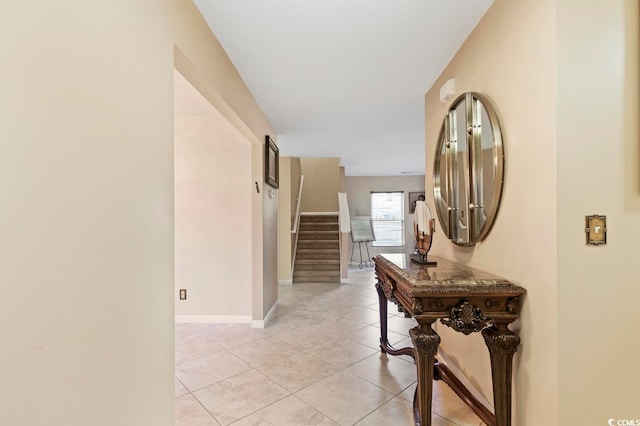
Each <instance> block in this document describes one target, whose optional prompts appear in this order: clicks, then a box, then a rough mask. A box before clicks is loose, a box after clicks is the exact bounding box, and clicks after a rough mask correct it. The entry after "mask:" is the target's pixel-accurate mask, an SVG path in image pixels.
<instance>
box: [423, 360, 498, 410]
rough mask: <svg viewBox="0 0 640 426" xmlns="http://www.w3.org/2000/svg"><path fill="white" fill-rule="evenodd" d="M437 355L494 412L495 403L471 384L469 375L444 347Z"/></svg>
mask: <svg viewBox="0 0 640 426" xmlns="http://www.w3.org/2000/svg"><path fill="white" fill-rule="evenodd" d="M436 357H437V358H438V361H439V362H440V363H441V364H444V365H446V366H447V367H448V368H449V370H451V372H452V373H453V374H454V376H456V377H457V378H458V380H460V381H461V382H462V384H463V385H464V387H466V388H467V389H469V392H471V393H472V394H473V396H475V397H476V399H477V400H478V401H479V402H480V403H481V404H482V405H484V406H485V407H487V408H488V409H489V410H490V411H492V412H493V404H491V403H490V402H489V401H487V399H486V398H485V397H484V396H482V393H480V391H479V390H478V388H476V387H475V386H474V385H473V384H471V382H470V381H469V380H468V379H467V376H465V375H464V373H463V372H462V370H460V369H459V368H458V366H457V365H456V364H455V363H454V362H453V361H452V360H451V358H449V357H448V356H447V354H446V353H445V352H444V351H443V350H442V348H438V355H436Z"/></svg>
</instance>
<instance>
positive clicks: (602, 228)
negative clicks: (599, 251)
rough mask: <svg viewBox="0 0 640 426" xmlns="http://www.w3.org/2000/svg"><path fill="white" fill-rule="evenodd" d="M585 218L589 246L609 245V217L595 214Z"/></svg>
mask: <svg viewBox="0 0 640 426" xmlns="http://www.w3.org/2000/svg"><path fill="white" fill-rule="evenodd" d="M584 218H585V228H584V232H585V233H586V234H587V244H588V245H593V246H599V245H604V244H607V217H606V216H600V215H597V214H594V215H591V216H585V217H584Z"/></svg>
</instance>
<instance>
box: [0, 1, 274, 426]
mask: <svg viewBox="0 0 640 426" xmlns="http://www.w3.org/2000/svg"><path fill="white" fill-rule="evenodd" d="M0 36H2V39H3V40H5V41H7V42H6V43H3V44H2V45H0V56H1V57H2V58H3V66H2V67H0V92H1V93H2V96H0V123H1V125H0V128H2V135H3V136H2V138H0V149H1V151H2V155H0V212H1V213H0V216H1V220H0V235H2V238H0V259H2V267H0V287H1V288H2V291H3V294H5V295H6V294H10V295H11V298H10V299H9V298H7V297H5V298H3V302H2V307H1V309H0V353H1V354H2V355H1V356H0V357H1V358H2V361H1V362H0V376H1V377H2V380H3V387H2V390H0V400H2V410H0V424H7V425H14V424H21V425H39V424H56V425H57V424H64V425H70V426H75V425H78V426H80V425H83V426H84V425H87V424H91V425H96V426H102V425H104V426H111V425H115V424H117V425H122V426H138V425H156V426H162V425H167V426H168V425H173V424H174V415H173V406H174V378H173V369H174V365H173V363H174V360H173V358H174V354H173V351H174V349H173V347H174V343H173V330H174V300H175V297H176V295H175V294H174V278H173V277H174V226H173V223H174V217H173V180H174V175H173V99H172V97H173V95H172V92H173V70H174V66H175V67H177V68H178V69H179V70H180V71H181V72H182V73H183V74H184V75H185V76H186V77H187V79H188V80H189V81H190V82H192V84H194V85H195V86H196V88H198V90H199V91H200V92H201V93H203V94H205V97H207V99H208V100H209V101H210V102H211V103H212V105H214V107H215V108H216V109H217V110H218V111H219V112H220V113H221V114H222V115H223V116H224V117H225V118H226V119H227V120H228V121H230V122H231V123H232V124H233V125H234V126H235V127H236V128H238V129H239V131H240V132H241V133H242V134H243V135H244V136H245V138H247V139H248V140H251V141H252V143H253V144H256V145H258V144H261V142H262V140H263V138H264V135H265V134H268V133H269V134H272V135H273V131H272V129H271V127H270V126H269V123H268V122H267V120H266V119H265V117H264V115H263V114H262V113H261V112H260V109H259V108H258V106H257V104H256V103H255V101H254V100H253V98H252V96H251V94H250V92H249V91H248V90H247V89H246V87H245V86H244V84H243V83H242V80H241V78H240V77H239V75H238V74H237V73H236V71H235V70H234V68H233V65H232V64H231V62H230V61H229V59H228V58H227V57H226V55H225V54H224V52H223V51H222V49H221V47H220V45H219V43H217V41H216V40H215V38H214V37H213V35H212V34H211V33H210V31H209V29H208V27H207V25H206V23H205V22H204V20H203V19H202V17H201V16H200V15H199V13H198V11H197V9H196V8H195V6H194V4H193V3H192V2H191V1H190V0H171V1H169V0H154V1H151V0H140V1H135V2H132V1H128V0H113V1H110V2H104V3H95V2H90V3H88V2H80V1H73V0H61V1H59V2H55V3H46V2H44V3H41V4H39V5H38V7H33V5H32V4H28V3H25V2H1V3H0ZM174 46H177V47H178V50H177V51H176V52H177V53H176V54H175V55H176V56H174ZM180 52H183V53H184V55H183V57H181V56H180ZM186 58H189V60H188V61H187V60H186ZM196 71H197V72H196ZM198 73H199V74H198ZM203 76H204V77H203ZM194 82H195V83H194ZM254 146H255V145H252V149H251V151H252V158H254V151H255V148H254ZM257 153H260V154H261V153H262V147H261V146H260V150H259V151H256V154H257ZM256 157H257V155H256ZM252 166H253V167H252V171H251V173H252V180H254V181H258V182H262V180H258V178H260V179H261V178H262V163H261V162H256V161H253V162H252ZM249 184H250V185H253V182H251V183H249ZM254 201H255V196H253V197H252V204H253V203H254ZM261 201H262V200H260V204H261ZM258 207H260V205H258V206H256V205H254V208H253V212H254V214H260V215H261V212H258V210H259V209H258ZM252 223H253V224H254V225H255V226H253V227H252V233H253V234H254V235H259V237H260V239H262V228H261V227H262V216H260V217H259V219H255V218H253V217H252ZM253 247H255V246H253ZM261 248H262V241H261V240H260V244H259V245H258V248H257V249H255V250H256V251H255V252H254V253H253V266H254V268H253V270H254V271H255V270H256V268H255V267H256V265H258V266H260V269H259V271H260V280H256V279H254V280H253V285H254V286H256V285H257V286H259V287H262V268H261V266H262V265H261V263H262V253H261ZM252 274H253V273H252ZM254 293H255V292H254ZM262 303H263V300H260V304H261V310H262V309H264V306H262Z"/></svg>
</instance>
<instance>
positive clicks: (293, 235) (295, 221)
mask: <svg viewBox="0 0 640 426" xmlns="http://www.w3.org/2000/svg"><path fill="white" fill-rule="evenodd" d="M303 183H304V175H300V188H299V189H298V199H297V200H296V201H297V202H296V213H295V216H294V219H293V226H292V227H291V245H292V246H293V251H292V252H291V276H292V277H293V272H294V269H295V264H296V252H297V251H298V229H299V228H300V205H301V203H302V184H303Z"/></svg>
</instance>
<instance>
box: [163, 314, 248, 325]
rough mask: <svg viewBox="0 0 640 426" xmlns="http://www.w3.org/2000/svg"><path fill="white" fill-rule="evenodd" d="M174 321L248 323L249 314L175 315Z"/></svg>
mask: <svg viewBox="0 0 640 426" xmlns="http://www.w3.org/2000/svg"><path fill="white" fill-rule="evenodd" d="M175 321H176V323H211V324H218V323H227V324H249V323H250V322H251V317H250V316H245V315H176V317H175Z"/></svg>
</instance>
